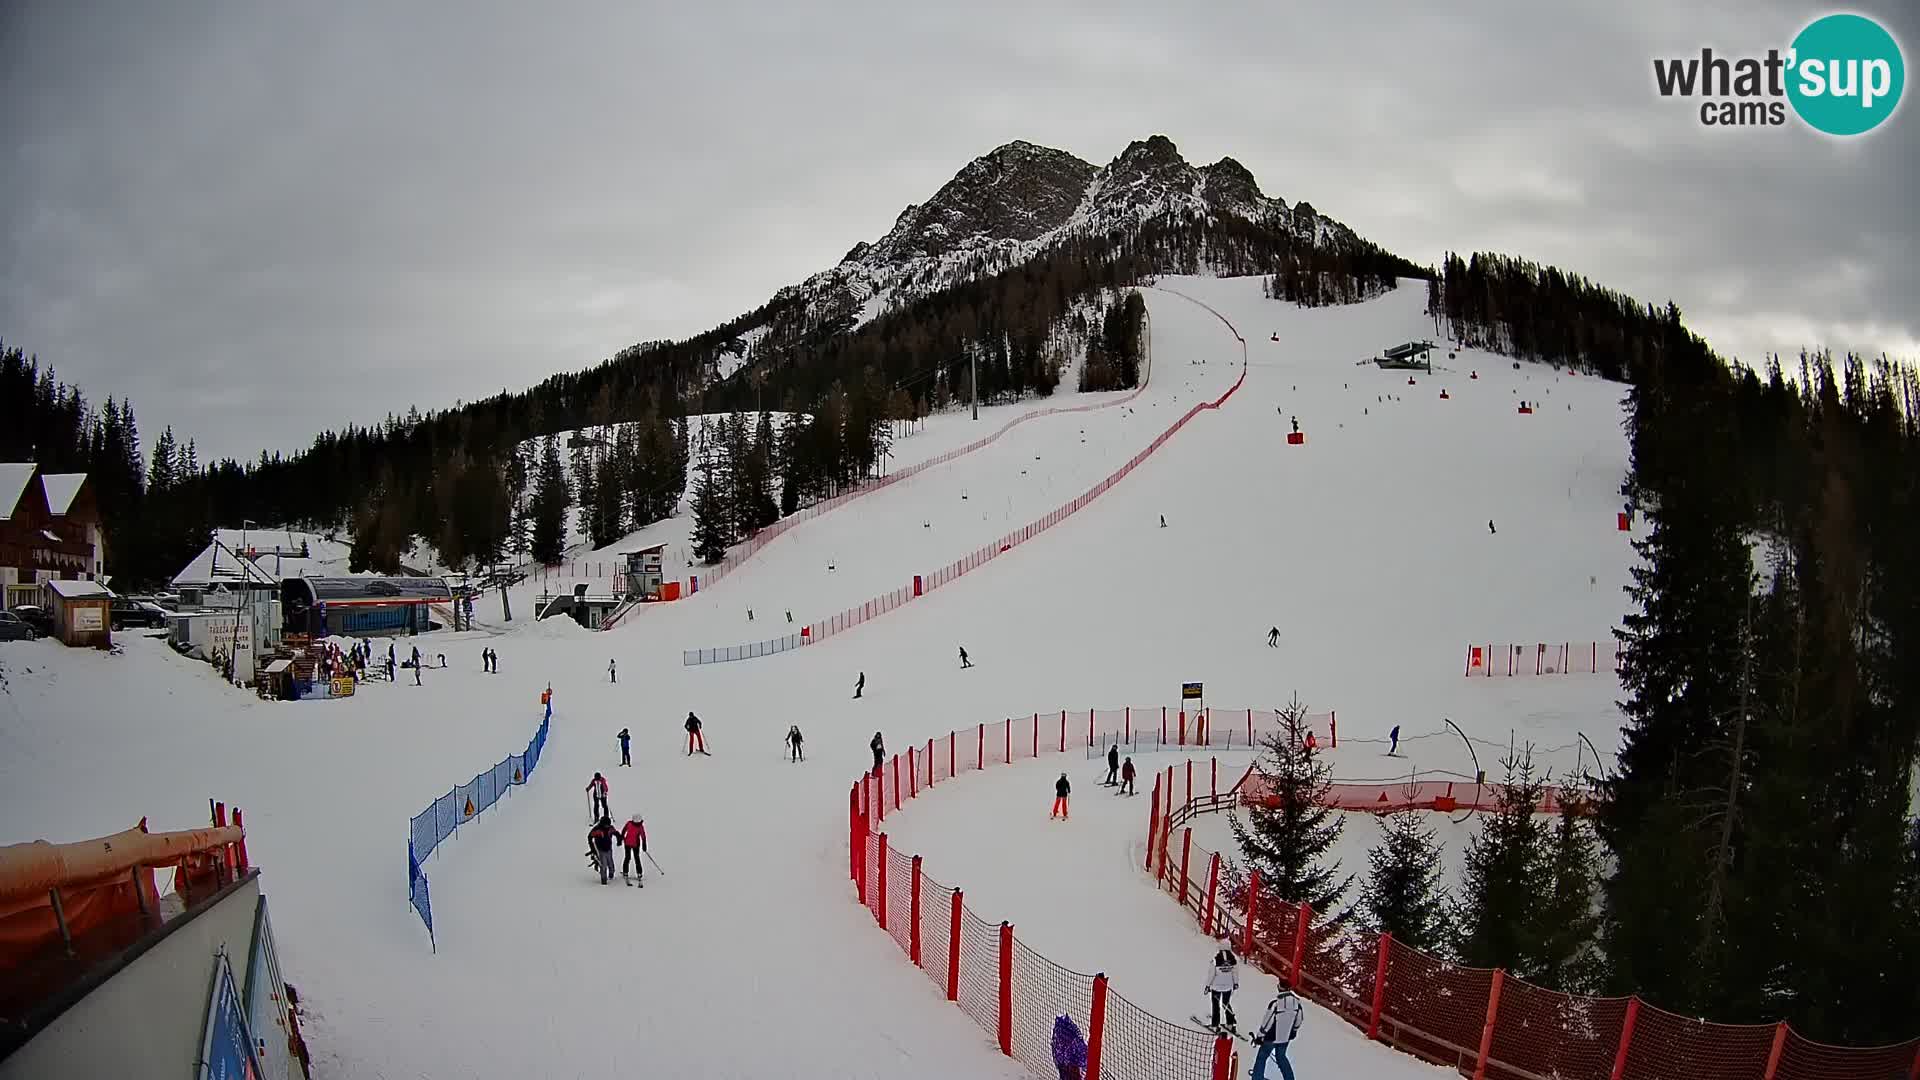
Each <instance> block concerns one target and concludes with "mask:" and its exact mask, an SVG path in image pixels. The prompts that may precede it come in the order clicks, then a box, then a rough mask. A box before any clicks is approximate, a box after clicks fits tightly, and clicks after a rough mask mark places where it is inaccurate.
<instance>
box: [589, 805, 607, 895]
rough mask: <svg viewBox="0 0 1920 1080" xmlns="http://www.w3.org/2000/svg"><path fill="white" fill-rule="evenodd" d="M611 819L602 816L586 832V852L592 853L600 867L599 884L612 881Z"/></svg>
mask: <svg viewBox="0 0 1920 1080" xmlns="http://www.w3.org/2000/svg"><path fill="white" fill-rule="evenodd" d="M613 835H614V828H613V819H611V818H609V817H607V816H606V815H604V814H602V815H601V816H600V820H599V821H596V822H594V824H593V828H591V829H588V830H587V845H588V846H587V850H588V851H591V852H592V853H593V856H594V858H595V860H597V861H598V863H599V865H600V884H602V885H605V884H606V883H607V882H609V881H612V880H613Z"/></svg>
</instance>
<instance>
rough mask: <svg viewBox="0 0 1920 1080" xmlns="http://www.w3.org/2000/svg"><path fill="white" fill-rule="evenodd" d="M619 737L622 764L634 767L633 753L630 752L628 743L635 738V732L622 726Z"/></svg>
mask: <svg viewBox="0 0 1920 1080" xmlns="http://www.w3.org/2000/svg"><path fill="white" fill-rule="evenodd" d="M618 737H619V739H620V764H622V765H624V766H626V767H628V768H632V767H633V755H632V754H631V753H629V752H628V749H629V748H628V743H630V742H631V741H632V740H633V733H632V732H629V731H628V730H627V729H626V728H621V729H620V734H619V736H618Z"/></svg>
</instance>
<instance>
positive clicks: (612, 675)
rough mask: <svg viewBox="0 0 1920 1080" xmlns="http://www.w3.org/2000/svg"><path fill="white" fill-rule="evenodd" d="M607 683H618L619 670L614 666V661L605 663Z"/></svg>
mask: <svg viewBox="0 0 1920 1080" xmlns="http://www.w3.org/2000/svg"><path fill="white" fill-rule="evenodd" d="M607 681H608V682H610V683H618V682H619V681H620V670H619V669H618V668H616V667H615V666H614V661H612V660H609V661H607Z"/></svg>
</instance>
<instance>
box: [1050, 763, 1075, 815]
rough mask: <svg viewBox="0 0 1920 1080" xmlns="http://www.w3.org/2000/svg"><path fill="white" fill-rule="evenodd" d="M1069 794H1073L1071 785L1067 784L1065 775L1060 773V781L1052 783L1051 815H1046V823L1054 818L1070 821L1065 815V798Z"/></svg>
mask: <svg viewBox="0 0 1920 1080" xmlns="http://www.w3.org/2000/svg"><path fill="white" fill-rule="evenodd" d="M1071 794H1073V785H1072V784H1069V783H1067V774H1066V773H1061V774H1060V779H1058V780H1055V781H1054V782H1053V813H1051V814H1048V815H1047V820H1048V821H1052V820H1053V819H1054V818H1062V819H1064V820H1069V821H1070V820H1072V817H1071V816H1070V815H1069V814H1068V813H1067V796H1068V795H1071Z"/></svg>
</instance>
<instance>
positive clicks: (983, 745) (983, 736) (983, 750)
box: [973, 724, 987, 769]
mask: <svg viewBox="0 0 1920 1080" xmlns="http://www.w3.org/2000/svg"><path fill="white" fill-rule="evenodd" d="M978 753H979V755H980V756H979V757H978V758H976V759H975V760H974V763H973V767H974V768H976V769H984V768H986V767H987V725H985V724H981V725H980V748H979V751H978Z"/></svg>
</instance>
